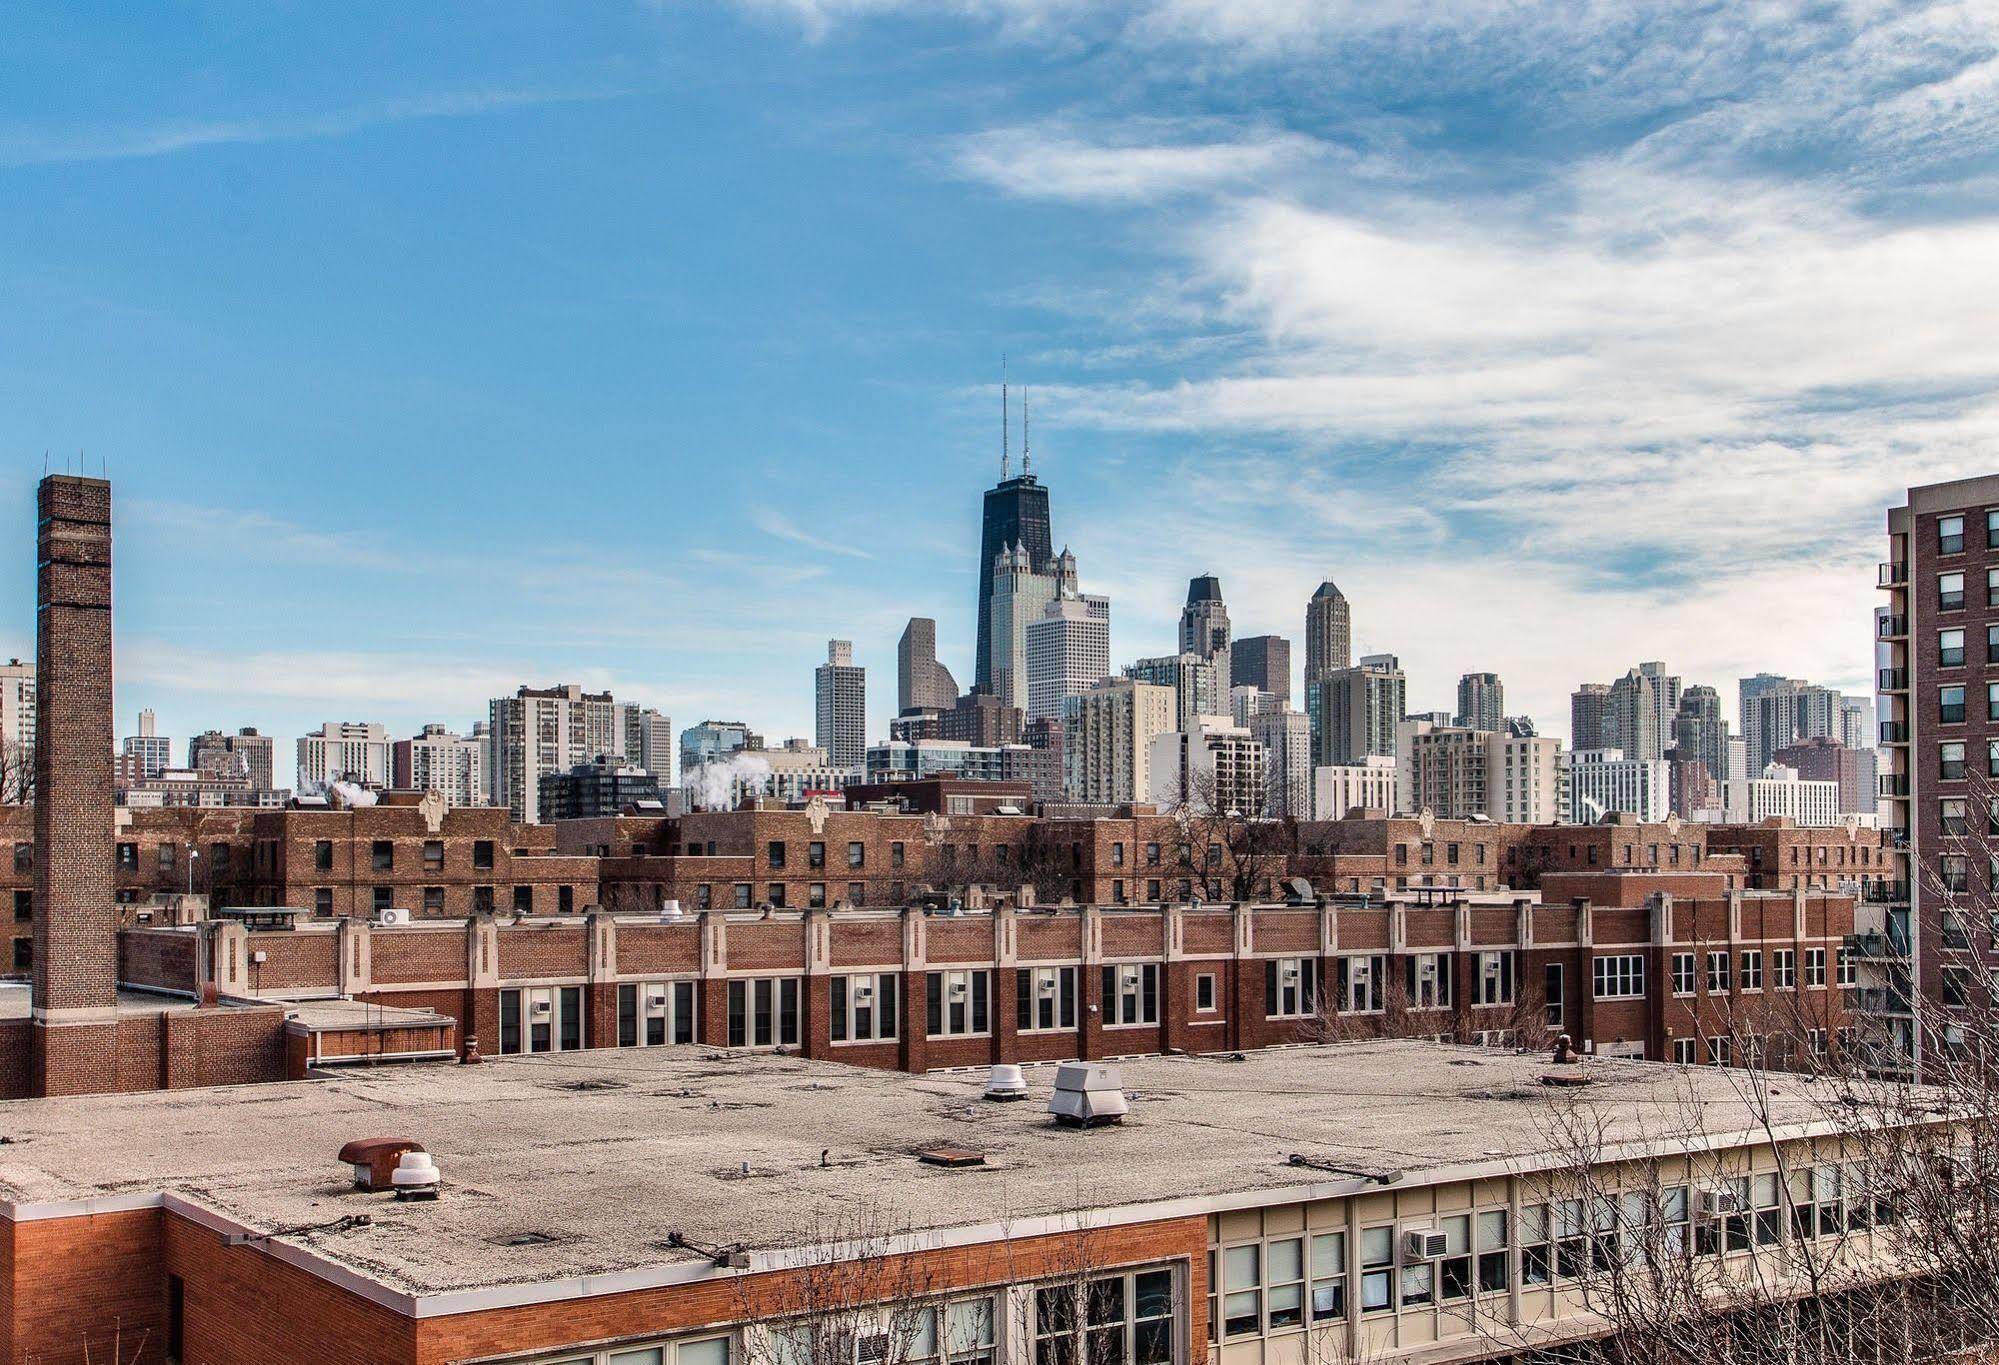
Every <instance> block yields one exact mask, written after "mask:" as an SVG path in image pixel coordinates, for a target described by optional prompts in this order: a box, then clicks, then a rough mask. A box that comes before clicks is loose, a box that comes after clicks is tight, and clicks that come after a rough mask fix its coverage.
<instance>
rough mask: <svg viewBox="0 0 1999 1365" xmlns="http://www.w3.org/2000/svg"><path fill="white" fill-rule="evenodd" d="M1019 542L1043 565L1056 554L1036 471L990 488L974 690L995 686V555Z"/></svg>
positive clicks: (982, 554)
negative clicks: (993, 658) (993, 627)
mask: <svg viewBox="0 0 1999 1365" xmlns="http://www.w3.org/2000/svg"><path fill="white" fill-rule="evenodd" d="M1015 544H1021V545H1025V546H1026V547H1027V557H1028V559H1030V560H1031V561H1033V563H1034V567H1035V568H1037V569H1039V568H1040V567H1041V566H1042V565H1044V564H1046V563H1047V562H1048V561H1049V560H1051V559H1053V558H1054V557H1055V542H1054V537H1053V533H1052V532H1051V531H1050V530H1049V527H1048V490H1047V489H1046V488H1044V487H1042V485H1041V483H1040V482H1039V481H1038V480H1037V479H1036V478H1035V477H1034V476H1033V475H1032V474H1022V475H1021V476H1020V477H1019V478H1017V479H1001V480H1000V482H999V484H998V486H997V487H994V488H989V489H987V490H986V506H985V516H984V519H983V523H982V527H981V532H980V535H979V642H978V665H977V667H976V668H975V670H974V671H973V677H972V688H973V690H974V691H977V692H982V693H989V692H991V691H992V681H993V660H992V625H993V560H994V559H996V558H998V557H999V552H1000V551H1001V550H1005V549H1010V548H1011V547H1012V546H1014V545H1015Z"/></svg>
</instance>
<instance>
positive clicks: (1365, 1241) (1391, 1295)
mask: <svg viewBox="0 0 1999 1365" xmlns="http://www.w3.org/2000/svg"><path fill="white" fill-rule="evenodd" d="M1394 1309H1395V1229H1394V1228H1392V1227H1382V1228H1362V1229H1361V1231H1360V1311H1361V1312H1363V1313H1387V1312H1393V1311H1394Z"/></svg>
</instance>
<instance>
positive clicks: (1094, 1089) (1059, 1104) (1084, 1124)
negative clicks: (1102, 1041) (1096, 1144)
mask: <svg viewBox="0 0 1999 1365" xmlns="http://www.w3.org/2000/svg"><path fill="white" fill-rule="evenodd" d="M1048 1112H1049V1113H1051V1114H1053V1115H1054V1116H1055V1118H1056V1120H1057V1121H1058V1122H1060V1123H1066V1124H1069V1125H1071V1126H1073V1127H1077V1128H1093V1127H1095V1126H1096V1125H1098V1124H1102V1123H1117V1122H1119V1121H1120V1120H1122V1119H1123V1118H1124V1116H1125V1115H1126V1114H1127V1113H1129V1112H1131V1106H1130V1105H1129V1104H1127V1103H1126V1102H1125V1098H1124V1085H1123V1083H1122V1082H1121V1081H1119V1080H1118V1074H1117V1068H1116V1067H1111V1066H1091V1065H1090V1064H1088V1063H1087V1062H1065V1063H1063V1064H1062V1065H1061V1066H1058V1067H1056V1068H1055V1093H1054V1095H1052V1096H1050V1097H1049V1100H1048Z"/></svg>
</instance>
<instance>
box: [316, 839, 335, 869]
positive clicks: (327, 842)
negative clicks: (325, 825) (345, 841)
mask: <svg viewBox="0 0 1999 1365" xmlns="http://www.w3.org/2000/svg"><path fill="white" fill-rule="evenodd" d="M312 867H313V871H315V872H331V871H332V870H333V841H332V840H331V839H315V840H314V841H313V845H312Z"/></svg>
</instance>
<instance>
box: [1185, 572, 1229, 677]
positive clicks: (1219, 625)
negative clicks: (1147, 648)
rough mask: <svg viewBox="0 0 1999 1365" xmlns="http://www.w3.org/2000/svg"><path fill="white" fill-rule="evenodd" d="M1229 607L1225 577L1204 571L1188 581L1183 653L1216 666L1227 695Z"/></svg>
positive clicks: (1217, 674) (1216, 671) (1216, 672)
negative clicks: (1223, 580) (1224, 586)
mask: <svg viewBox="0 0 1999 1365" xmlns="http://www.w3.org/2000/svg"><path fill="white" fill-rule="evenodd" d="M1229 639H1230V634H1229V609H1228V605H1227V604H1226V603H1224V602H1223V601H1222V580H1221V579H1219V578H1216V577H1215V576H1214V575H1212V574H1203V575H1202V576H1200V577H1198V578H1191V579H1189V580H1187V605H1186V606H1185V607H1182V608H1181V609H1180V652H1181V653H1182V654H1195V655H1199V656H1200V657H1201V658H1203V659H1206V660H1208V661H1209V662H1210V663H1212V664H1214V665H1215V674H1216V679H1217V682H1218V684H1219V686H1220V687H1221V690H1222V695H1223V696H1227V695H1228V690H1229V687H1230V685H1231V683H1230V672H1229Z"/></svg>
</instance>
